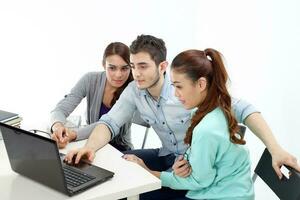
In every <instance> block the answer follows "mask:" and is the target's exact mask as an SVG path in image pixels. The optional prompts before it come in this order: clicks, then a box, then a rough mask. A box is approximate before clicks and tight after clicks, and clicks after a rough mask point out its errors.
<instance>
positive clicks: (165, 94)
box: [140, 73, 172, 101]
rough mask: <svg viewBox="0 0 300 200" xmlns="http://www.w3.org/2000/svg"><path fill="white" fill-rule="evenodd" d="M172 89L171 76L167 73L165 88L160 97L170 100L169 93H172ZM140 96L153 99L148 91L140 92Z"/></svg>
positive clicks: (163, 87)
mask: <svg viewBox="0 0 300 200" xmlns="http://www.w3.org/2000/svg"><path fill="white" fill-rule="evenodd" d="M170 87H172V86H171V80H170V76H169V74H168V73H166V74H165V78H164V83H163V86H162V89H161V92H160V97H161V98H163V99H164V100H165V101H167V100H168V97H169V93H170V91H171V90H170ZM140 94H141V95H146V96H149V97H151V94H150V93H149V92H148V91H147V90H146V89H143V90H140Z"/></svg>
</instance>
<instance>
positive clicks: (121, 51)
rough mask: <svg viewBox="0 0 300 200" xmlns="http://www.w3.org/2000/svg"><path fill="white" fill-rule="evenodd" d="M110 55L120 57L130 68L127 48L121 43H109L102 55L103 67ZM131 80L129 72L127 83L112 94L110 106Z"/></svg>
mask: <svg viewBox="0 0 300 200" xmlns="http://www.w3.org/2000/svg"><path fill="white" fill-rule="evenodd" d="M112 55H118V56H120V57H121V58H122V59H123V60H124V61H125V62H126V63H127V64H128V65H129V66H130V60H129V55H130V54H129V47H128V46H127V45H125V44H123V43H122V42H112V43H110V44H109V45H108V46H107V47H106V49H105V50H104V53H103V59H102V64H103V66H104V65H105V61H106V58H107V57H108V56H112ZM132 80H133V77H132V73H131V72H130V74H129V76H128V79H127V81H126V82H125V83H124V84H123V85H122V86H121V87H119V88H118V89H117V90H116V91H115V92H114V97H113V98H112V100H111V102H110V106H113V105H114V104H115V103H116V101H117V100H118V99H119V97H120V95H121V93H122V92H123V90H124V89H125V88H126V86H127V85H128V84H129V83H130V82H131V81H132Z"/></svg>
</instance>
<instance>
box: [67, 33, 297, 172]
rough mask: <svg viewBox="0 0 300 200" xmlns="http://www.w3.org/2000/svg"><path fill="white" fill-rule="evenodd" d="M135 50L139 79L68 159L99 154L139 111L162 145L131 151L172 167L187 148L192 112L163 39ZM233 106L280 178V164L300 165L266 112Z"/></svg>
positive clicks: (141, 41) (138, 43) (179, 165)
mask: <svg viewBox="0 0 300 200" xmlns="http://www.w3.org/2000/svg"><path fill="white" fill-rule="evenodd" d="M130 53H131V55H130V61H131V65H132V73H133V77H134V80H135V81H134V82H131V83H130V84H129V85H128V87H127V88H126V89H125V90H124V92H123V93H122V95H121V96H120V98H119V100H118V101H117V102H116V104H115V105H114V106H113V108H112V109H111V110H110V111H109V112H108V113H107V114H106V115H104V116H103V117H101V119H100V121H99V125H97V126H96V127H95V128H94V130H93V131H92V133H91V135H90V137H89V139H88V141H87V143H86V145H85V146H84V147H83V148H81V149H77V150H73V151H70V152H69V153H68V155H67V156H66V160H67V161H69V162H71V161H72V157H73V156H75V155H76V159H75V163H77V162H79V160H80V159H81V157H82V156H86V157H87V158H88V159H89V160H91V161H92V160H93V159H94V156H95V152H96V151H97V150H98V149H99V148H101V147H103V146H104V145H106V144H107V143H108V142H109V141H110V140H111V139H112V138H113V137H115V136H116V135H117V134H118V132H119V128H120V127H121V126H122V125H123V124H124V123H126V122H128V121H130V120H131V119H132V116H133V114H134V112H135V111H137V110H138V111H139V112H140V113H141V117H142V119H143V120H144V121H145V122H147V123H148V124H150V125H151V126H152V128H153V129H154V130H155V132H156V133H157V135H158V136H159V138H160V140H161V142H162V148H160V149H142V150H134V151H131V152H129V153H133V154H135V155H137V156H138V157H140V158H141V159H142V160H144V162H145V164H146V165H147V166H148V167H149V168H150V169H152V170H160V171H164V170H168V169H170V168H171V167H172V165H173V164H174V160H175V158H176V157H177V156H178V155H182V154H184V152H185V150H186V148H187V146H186V145H185V144H184V142H183V138H184V136H185V133H186V130H187V128H188V126H189V124H190V117H191V116H190V111H188V110H185V109H184V108H183V106H182V104H181V102H179V101H178V99H177V98H176V97H175V94H174V88H173V86H171V82H170V79H169V75H168V74H166V73H165V71H166V68H167V66H168V63H167V61H166V47H165V44H164V42H163V40H161V39H158V38H156V37H153V36H150V35H141V36H138V37H137V39H136V40H135V41H133V43H132V44H131V46H130ZM232 107H233V110H234V113H235V117H236V118H237V120H238V121H239V122H242V123H244V124H245V125H246V126H248V128H249V129H250V130H251V131H252V132H253V133H255V134H256V135H257V136H258V137H259V138H260V139H261V140H262V141H263V143H264V144H265V145H266V146H267V148H268V149H269V151H270V152H271V154H272V158H273V167H274V169H275V171H276V172H277V174H278V176H280V177H281V172H280V170H279V167H280V166H281V165H282V164H287V165H289V166H291V167H293V168H295V169H297V170H299V169H300V167H299V166H298V164H297V160H296V159H295V158H294V157H293V156H292V155H290V154H289V153H287V152H286V151H284V150H283V149H282V148H281V147H280V145H279V144H278V143H277V142H276V139H275V138H274V136H273V134H272V132H271V130H270V128H269V127H268V125H267V124H266V122H265V121H264V119H263V118H262V116H261V114H260V113H259V112H258V111H257V110H255V108H254V107H253V106H252V105H249V104H248V103H246V102H244V101H242V100H234V101H233V104H232ZM173 169H174V171H175V173H176V174H178V175H181V176H188V175H189V172H190V168H189V167H188V164H187V161H185V160H179V161H177V162H175V164H174V166H173Z"/></svg>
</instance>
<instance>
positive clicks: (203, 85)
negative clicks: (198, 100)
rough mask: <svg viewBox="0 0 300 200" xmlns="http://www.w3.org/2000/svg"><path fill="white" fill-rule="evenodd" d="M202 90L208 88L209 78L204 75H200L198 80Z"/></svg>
mask: <svg viewBox="0 0 300 200" xmlns="http://www.w3.org/2000/svg"><path fill="white" fill-rule="evenodd" d="M197 84H198V86H199V88H200V91H204V90H206V88H207V80H206V78H204V77H200V78H199V79H198V81H197Z"/></svg>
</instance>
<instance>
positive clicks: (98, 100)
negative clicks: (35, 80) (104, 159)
mask: <svg viewBox="0 0 300 200" xmlns="http://www.w3.org/2000/svg"><path fill="white" fill-rule="evenodd" d="M102 64H103V67H104V69H105V71H104V72H90V73H87V74H85V75H84V76H83V77H82V78H81V79H80V80H79V81H78V82H77V84H76V85H75V86H74V87H73V88H72V90H71V92H70V93H69V94H68V95H66V96H65V97H64V99H62V100H61V101H59V102H58V104H57V105H56V107H55V109H54V110H53V111H52V112H51V122H50V125H51V126H50V127H51V132H52V133H53V134H52V139H53V140H55V141H56V142H57V143H58V146H59V147H60V148H64V147H65V146H66V145H67V144H68V143H69V142H71V141H73V140H81V139H86V138H88V136H89V134H90V133H91V131H92V130H93V129H94V127H95V125H96V122H97V121H98V120H99V119H100V117H101V116H102V115H104V114H106V113H107V112H108V111H109V110H110V108H111V107H112V106H113V105H114V103H115V102H116V100H117V99H118V98H119V96H120V95H121V93H122V91H123V90H124V89H125V87H126V86H127V85H128V83H129V82H131V81H132V80H133V79H132V74H131V71H130V61H129V48H128V47H127V46H126V45H125V44H123V43H120V42H114V43H111V44H109V45H108V46H107V47H106V49H105V51H104V54H103V62H102ZM85 97H86V100H87V118H86V119H87V124H88V125H87V126H85V127H81V128H72V129H70V128H68V127H66V126H65V123H66V122H67V120H66V118H67V117H68V116H69V115H70V114H71V113H72V112H73V111H74V109H75V108H76V107H77V106H78V105H79V103H80V102H81V100H82V99H83V98H85ZM130 126H131V123H127V124H125V125H124V126H123V127H122V128H121V129H120V134H119V135H118V136H117V137H115V138H114V139H113V140H112V141H111V142H110V144H111V145H112V146H114V147H115V148H117V149H118V150H120V151H125V150H130V149H131V148H132V144H131V138H130Z"/></svg>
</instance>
